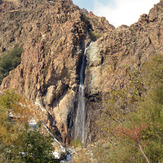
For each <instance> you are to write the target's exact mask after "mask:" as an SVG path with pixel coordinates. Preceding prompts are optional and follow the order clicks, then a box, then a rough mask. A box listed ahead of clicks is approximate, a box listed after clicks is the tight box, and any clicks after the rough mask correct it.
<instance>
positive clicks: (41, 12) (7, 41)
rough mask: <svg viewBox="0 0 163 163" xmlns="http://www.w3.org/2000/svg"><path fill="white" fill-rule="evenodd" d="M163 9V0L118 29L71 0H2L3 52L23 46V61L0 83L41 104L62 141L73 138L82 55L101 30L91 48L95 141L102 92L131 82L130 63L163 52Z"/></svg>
mask: <svg viewBox="0 0 163 163" xmlns="http://www.w3.org/2000/svg"><path fill="white" fill-rule="evenodd" d="M162 10H163V3H162V1H161V2H160V3H159V4H157V5H155V6H154V8H153V9H151V11H150V13H149V15H142V16H141V17H140V19H139V21H138V22H137V23H135V24H133V25H131V26H130V27H127V26H121V27H119V28H117V29H115V28H114V27H113V26H112V25H110V24H109V23H108V22H107V20H106V19H105V18H100V17H97V16H95V15H94V14H93V13H91V12H90V13H88V12H87V11H85V10H81V9H79V7H78V6H75V5H73V4H72V3H71V1H62V0H53V1H46V0H42V1H41V0H40V1H35V0H27V1H25V0H24V1H23V0H22V1H16V0H15V1H13V0H8V1H7V0H6V1H5V0H3V1H0V36H1V37H0V54H1V55H3V52H4V51H7V50H11V49H12V48H14V47H15V46H16V45H19V46H23V53H22V56H21V64H20V65H19V66H18V67H17V68H16V69H14V70H12V71H11V72H10V74H9V76H7V77H6V78H5V79H4V80H3V82H2V84H1V89H2V90H5V89H15V90H16V91H18V92H19V93H20V94H22V95H24V96H26V97H27V98H29V99H30V100H32V101H33V103H36V104H37V105H39V106H40V107H41V108H42V114H43V115H44V116H43V117H44V122H45V123H46V124H47V125H48V127H49V128H51V129H54V128H57V129H58V131H57V132H58V135H60V134H61V138H62V141H63V142H65V141H69V140H70V139H71V138H73V134H74V133H73V132H74V119H75V115H76V107H77V94H78V85H79V73H80V66H81V60H82V59H81V58H82V55H83V52H84V49H85V48H86V46H88V44H90V42H91V39H93V40H95V39H96V38H98V37H100V36H101V37H100V38H99V39H98V40H97V41H96V42H94V43H93V44H91V46H90V48H89V49H88V51H87V54H86V55H87V66H86V74H85V95H86V98H85V101H86V110H87V124H86V131H87V132H86V137H87V140H88V141H91V140H93V139H95V137H96V132H97V127H96V125H95V122H96V119H97V117H98V114H99V113H100V109H101V107H102V104H101V101H102V99H103V97H106V98H107V94H108V93H109V91H110V90H111V89H112V88H113V87H125V85H126V84H127V82H128V81H127V79H125V77H124V76H125V73H126V65H127V66H128V67H130V66H131V67H132V66H135V67H137V68H138V67H140V66H141V65H142V64H143V63H144V62H145V61H146V60H147V59H148V57H149V56H150V55H154V54H156V53H159V52H162V50H163V49H162V48H163V47H162V44H161V43H162V42H163V37H162V36H163V33H162V32H163V29H162V28H163V27H162V18H163V15H162V13H163V12H162ZM130 64H131V65H130ZM40 111H41V109H40ZM45 117H46V118H45Z"/></svg>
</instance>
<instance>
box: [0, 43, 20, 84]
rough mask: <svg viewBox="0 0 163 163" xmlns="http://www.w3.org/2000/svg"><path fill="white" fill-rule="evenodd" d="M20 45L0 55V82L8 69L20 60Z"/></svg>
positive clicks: (16, 64)
mask: <svg viewBox="0 0 163 163" xmlns="http://www.w3.org/2000/svg"><path fill="white" fill-rule="evenodd" d="M22 52H23V48H22V47H18V46H16V47H15V48H14V49H13V50H11V51H6V52H4V53H3V54H2V55H1V56H0V84H1V82H2V80H3V78H4V77H6V76H7V75H8V74H9V71H11V70H12V69H14V68H16V67H17V66H18V65H19V64H20V62H21V53H22Z"/></svg>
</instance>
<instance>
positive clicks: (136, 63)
mask: <svg viewBox="0 0 163 163" xmlns="http://www.w3.org/2000/svg"><path fill="white" fill-rule="evenodd" d="M162 43H163V2H162V1H161V2H160V3H159V4H157V5H155V6H154V8H152V9H151V10H150V12H149V15H146V14H143V15H141V16H140V19H139V20H138V22H137V23H135V24H133V25H131V26H130V27H127V26H124V25H122V26H120V27H118V28H117V29H115V30H114V31H108V32H107V33H106V34H104V35H103V36H102V37H101V38H99V39H98V40H97V41H96V42H94V43H93V44H92V45H91V46H90V48H89V50H88V52H87V68H86V78H85V85H86V86H85V87H86V92H85V93H86V97H87V103H86V108H87V134H88V135H87V137H88V138H90V140H91V138H94V137H95V136H96V133H98V132H97V130H96V129H97V126H96V123H95V121H96V119H98V116H99V115H100V109H101V108H102V102H101V101H103V100H106V99H107V98H108V97H107V95H108V93H109V92H110V91H111V90H112V89H115V88H120V89H122V88H124V87H126V86H127V84H128V79H127V78H126V73H127V70H128V69H133V68H134V69H141V66H142V65H143V64H144V63H145V62H146V61H147V60H148V59H149V58H150V56H152V55H155V54H160V53H162V52H163V44H162ZM92 125H94V127H93V126H92ZM92 128H94V130H92ZM92 131H93V132H92Z"/></svg>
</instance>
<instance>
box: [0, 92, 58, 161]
mask: <svg viewBox="0 0 163 163" xmlns="http://www.w3.org/2000/svg"><path fill="white" fill-rule="evenodd" d="M29 107H30V103H29V101H28V100H26V99H25V98H23V97H22V96H19V95H17V94H15V93H14V91H6V92H5V94H3V95H1V96H0V131H1V132H0V162H10V163H11V162H14V163H15V162H16V163H19V162H21V163H22V162H33V163H40V162H42V163H45V162H46V163H47V162H55V160H54V157H53V155H52V151H54V147H53V146H52V141H53V139H52V138H51V137H49V136H45V135H43V134H42V132H41V129H40V127H41V125H40V124H38V125H37V126H36V127H35V128H33V129H32V128H31V127H29V125H28V123H29V120H30V119H31V118H32V115H33V113H32V112H31V111H30V109H29Z"/></svg>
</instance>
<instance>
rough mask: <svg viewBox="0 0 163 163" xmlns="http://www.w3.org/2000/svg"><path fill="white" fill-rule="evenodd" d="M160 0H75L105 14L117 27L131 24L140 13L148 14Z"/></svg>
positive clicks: (80, 5)
mask: <svg viewBox="0 0 163 163" xmlns="http://www.w3.org/2000/svg"><path fill="white" fill-rule="evenodd" d="M159 1H160V0H73V3H74V4H76V5H78V6H79V7H80V8H85V9H87V10H88V11H93V13H94V14H95V15H97V16H104V17H106V19H107V20H108V21H109V22H110V23H111V24H113V25H114V26H115V27H118V26H120V25H121V24H125V25H131V24H133V23H135V22H136V21H137V20H138V19H139V17H140V15H142V14H143V13H146V14H148V12H149V10H150V9H151V8H152V7H153V5H154V4H156V3H158V2H159Z"/></svg>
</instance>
